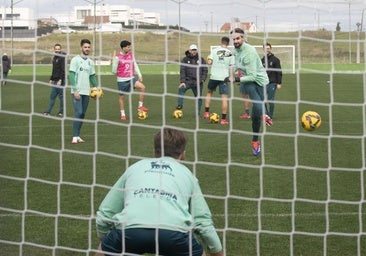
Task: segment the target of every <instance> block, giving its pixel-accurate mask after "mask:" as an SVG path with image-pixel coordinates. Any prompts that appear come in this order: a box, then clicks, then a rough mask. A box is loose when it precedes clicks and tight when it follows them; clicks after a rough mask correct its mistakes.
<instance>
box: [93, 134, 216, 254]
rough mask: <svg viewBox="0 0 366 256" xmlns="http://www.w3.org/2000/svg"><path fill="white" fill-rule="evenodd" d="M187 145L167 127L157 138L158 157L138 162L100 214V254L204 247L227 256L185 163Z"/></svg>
mask: <svg viewBox="0 0 366 256" xmlns="http://www.w3.org/2000/svg"><path fill="white" fill-rule="evenodd" d="M186 144H187V137H186V135H185V134H184V133H183V132H182V131H178V130H175V129H171V128H163V129H162V130H161V131H159V132H158V133H157V134H156V135H155V137H154V150H155V158H150V159H143V160H140V161H138V162H137V163H135V164H133V165H132V166H130V167H129V168H127V170H126V171H125V173H124V174H123V175H122V177H121V178H120V179H119V180H118V181H117V182H116V183H115V184H114V186H113V187H112V189H111V190H110V191H109V193H108V194H107V196H106V197H105V198H104V200H103V202H102V203H101V205H100V207H99V210H98V212H97V219H96V228H97V235H98V237H99V238H100V239H101V243H100V245H99V249H100V250H102V251H103V252H104V253H106V254H108V253H118V254H120V253H131V255H132V254H134V255H135V254H138V255H141V254H144V253H151V254H154V255H155V254H156V255H165V256H169V255H171V256H189V255H193V256H201V255H203V248H202V246H203V247H204V249H205V250H206V251H207V252H208V253H209V255H211V256H221V255H223V252H222V245H221V242H220V239H219V237H218V235H217V233H216V231H215V228H214V224H213V221H212V217H211V212H210V210H209V208H208V206H207V203H206V201H205V198H204V196H203V195H202V192H201V188H200V186H199V183H198V180H197V178H195V177H194V176H193V174H192V172H191V171H190V170H189V169H188V168H187V167H186V166H184V165H183V164H181V163H180V162H179V161H180V160H184V158H185V147H186ZM196 236H197V238H198V239H197V240H196V238H195V237H196ZM198 241H200V243H201V244H200V243H199V242H198ZM97 255H98V254H97ZM99 255H103V254H99ZM113 255H114V254H113Z"/></svg>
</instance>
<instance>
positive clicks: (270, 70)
mask: <svg viewBox="0 0 366 256" xmlns="http://www.w3.org/2000/svg"><path fill="white" fill-rule="evenodd" d="M265 51H266V53H267V54H266V55H265V56H263V58H262V63H263V67H264V68H265V69H266V70H267V75H268V79H269V84H267V100H268V106H269V112H268V115H269V116H270V117H271V118H273V113H274V108H275V106H274V102H273V101H274V98H275V96H276V91H277V90H281V88H282V69H281V61H280V59H279V58H277V57H276V56H275V55H274V54H273V53H272V45H271V44H270V43H268V42H267V43H266V45H265Z"/></svg>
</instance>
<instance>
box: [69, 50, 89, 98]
mask: <svg viewBox="0 0 366 256" xmlns="http://www.w3.org/2000/svg"><path fill="white" fill-rule="evenodd" d="M69 72H74V73H75V75H74V77H75V79H74V81H72V79H70V83H71V85H72V87H71V93H74V92H75V91H79V93H80V94H81V95H89V92H90V84H91V81H90V80H91V77H92V76H95V68H94V62H93V61H92V60H91V59H90V58H88V57H85V56H80V55H77V56H75V57H74V58H72V59H71V62H70V68H69ZM70 77H71V76H70Z"/></svg>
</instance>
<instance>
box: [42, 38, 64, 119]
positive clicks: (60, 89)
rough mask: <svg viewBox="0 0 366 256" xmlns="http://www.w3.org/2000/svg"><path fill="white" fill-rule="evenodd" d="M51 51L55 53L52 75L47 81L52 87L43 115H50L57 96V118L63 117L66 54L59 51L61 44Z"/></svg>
mask: <svg viewBox="0 0 366 256" xmlns="http://www.w3.org/2000/svg"><path fill="white" fill-rule="evenodd" d="M53 51H54V52H55V55H54V56H53V59H52V74H51V77H50V81H49V83H50V84H51V85H52V88H51V93H50V102H49V104H48V107H47V110H46V111H45V112H44V113H43V114H44V115H47V116H48V115H49V114H50V113H51V110H52V108H53V106H54V105H55V100H56V98H57V96H58V98H59V100H60V109H59V111H58V113H57V116H58V117H63V115H64V86H65V57H66V53H64V52H62V51H61V44H55V45H54V47H53Z"/></svg>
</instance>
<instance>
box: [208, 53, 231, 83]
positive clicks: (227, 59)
mask: <svg viewBox="0 0 366 256" xmlns="http://www.w3.org/2000/svg"><path fill="white" fill-rule="evenodd" d="M210 56H211V59H212V66H211V76H210V79H212V80H219V81H224V79H225V78H226V77H228V76H229V68H230V66H234V65H235V59H234V55H233V53H232V52H231V51H230V50H229V49H227V48H225V47H222V46H219V47H217V48H214V49H212V51H211V53H210Z"/></svg>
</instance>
